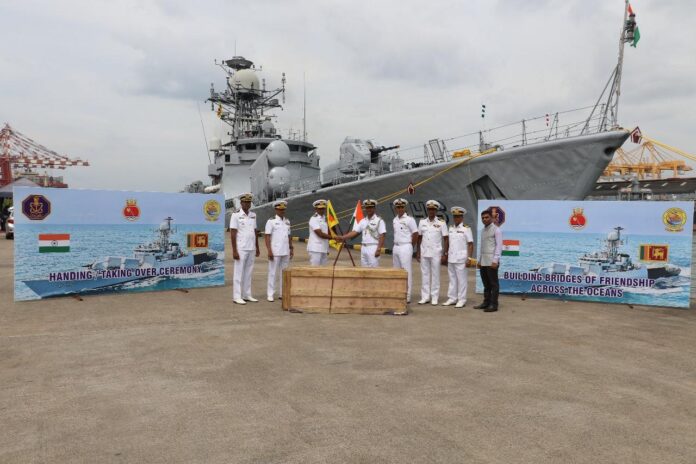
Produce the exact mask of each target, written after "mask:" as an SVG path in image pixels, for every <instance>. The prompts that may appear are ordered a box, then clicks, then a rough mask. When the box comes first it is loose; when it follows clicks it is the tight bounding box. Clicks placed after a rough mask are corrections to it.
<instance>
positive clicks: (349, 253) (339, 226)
mask: <svg viewBox="0 0 696 464" xmlns="http://www.w3.org/2000/svg"><path fill="white" fill-rule="evenodd" d="M336 227H337V228H338V232H339V233H340V234H341V235H343V229H342V228H341V223H340V222H339V223H338V224H336ZM345 245H346V243H345V242H344V241H341V245H340V246H339V247H338V253H336V259H334V263H333V265H334V267H336V263H337V262H338V257H339V256H341V251H343V248H344V247H345ZM345 248H346V250H347V251H348V256H350V262H351V263H353V267H355V261H354V260H353V255H352V254H351V252H350V248H348V247H345Z"/></svg>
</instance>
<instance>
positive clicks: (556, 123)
mask: <svg viewBox="0 0 696 464" xmlns="http://www.w3.org/2000/svg"><path fill="white" fill-rule="evenodd" d="M593 108H594V106H587V107H584V108H578V109H574V110H569V111H560V112H557V113H553V114H551V113H549V114H544V115H543V116H536V117H533V118H529V119H523V120H521V121H518V122H514V123H510V124H504V125H500V126H496V127H493V128H489V129H481V130H479V131H476V132H470V133H468V134H464V135H458V136H454V137H447V138H441V139H432V140H429V141H427V142H426V143H424V144H419V145H414V146H411V147H407V148H402V149H399V150H397V151H396V152H394V154H395V155H396V156H399V157H400V158H401V159H402V160H403V161H404V164H405V168H406V169H408V168H413V167H420V166H425V165H431V164H438V163H441V162H446V161H450V160H452V159H454V158H460V157H467V156H471V155H475V154H479V153H485V152H495V151H501V150H506V149H511V148H517V147H521V146H526V145H534V144H538V143H544V142H548V141H552V140H563V139H567V138H571V137H577V136H580V135H587V134H595V133H600V132H605V131H607V130H609V128H607V127H606V119H605V118H603V117H602V115H601V114H595V113H593V114H591V115H590V116H589V117H587V116H586V115H587V113H588V112H589V110H591V109H593ZM600 113H601V112H600Z"/></svg>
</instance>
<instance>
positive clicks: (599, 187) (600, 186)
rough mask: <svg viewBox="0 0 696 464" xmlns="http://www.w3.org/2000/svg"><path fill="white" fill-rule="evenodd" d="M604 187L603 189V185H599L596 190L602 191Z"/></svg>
mask: <svg viewBox="0 0 696 464" xmlns="http://www.w3.org/2000/svg"><path fill="white" fill-rule="evenodd" d="M602 187H603V186H602V185H598V186H597V188H595V190H599V189H601V188H602Z"/></svg>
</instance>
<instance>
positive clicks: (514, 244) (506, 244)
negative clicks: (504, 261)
mask: <svg viewBox="0 0 696 464" xmlns="http://www.w3.org/2000/svg"><path fill="white" fill-rule="evenodd" d="M519 255H520V241H519V240H503V256H519Z"/></svg>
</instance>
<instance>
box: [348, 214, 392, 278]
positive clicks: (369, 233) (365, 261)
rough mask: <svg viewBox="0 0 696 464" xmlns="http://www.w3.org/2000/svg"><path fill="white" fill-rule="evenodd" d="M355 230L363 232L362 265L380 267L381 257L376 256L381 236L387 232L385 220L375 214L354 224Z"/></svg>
mask: <svg viewBox="0 0 696 464" xmlns="http://www.w3.org/2000/svg"><path fill="white" fill-rule="evenodd" d="M353 231H354V232H359V233H361V234H362V246H361V247H360V265H361V266H362V267H379V257H376V256H375V252H376V251H377V245H379V236H380V235H382V234H386V233H387V226H385V225H384V220H383V219H382V218H381V217H379V216H377V215H376V214H373V215H372V217H371V218H368V217H364V218H362V220H361V221H360V222H358V223H357V224H355V225H354V226H353Z"/></svg>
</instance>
